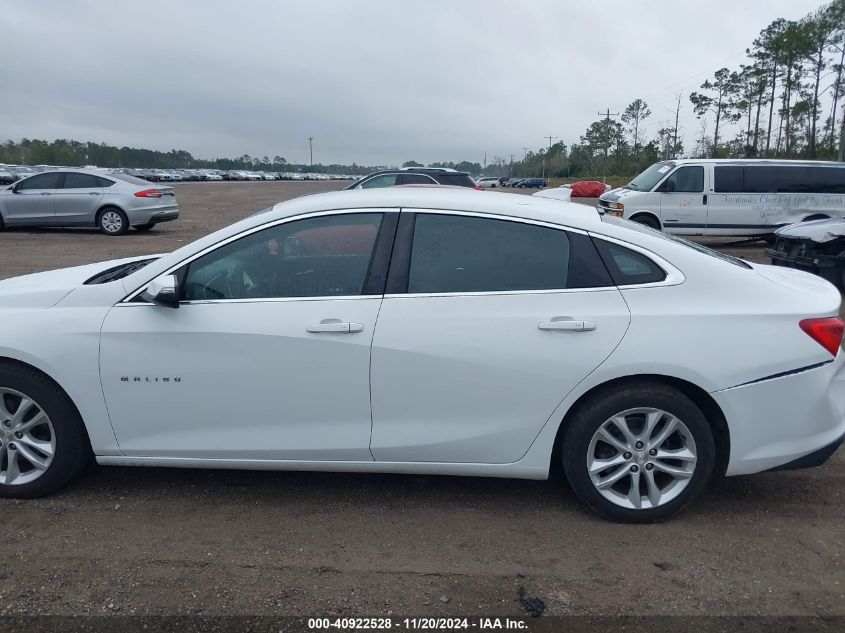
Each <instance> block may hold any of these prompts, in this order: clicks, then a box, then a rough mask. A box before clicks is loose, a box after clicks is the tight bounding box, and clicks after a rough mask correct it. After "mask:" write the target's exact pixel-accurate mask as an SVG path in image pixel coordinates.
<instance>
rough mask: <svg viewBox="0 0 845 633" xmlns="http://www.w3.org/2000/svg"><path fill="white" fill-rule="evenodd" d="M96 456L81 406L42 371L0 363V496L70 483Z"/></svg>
mask: <svg viewBox="0 0 845 633" xmlns="http://www.w3.org/2000/svg"><path fill="white" fill-rule="evenodd" d="M90 457H91V452H90V447H89V444H88V439H87V435H86V432H85V427H84V425H83V424H82V420H81V419H80V417H79V413H78V412H77V411H76V408H75V407H74V406H73V404H72V403H71V402H70V400H69V399H68V397H67V395H66V394H65V393H64V392H63V391H61V390H60V389H59V388H58V387H57V386H56V385H55V384H54V383H53V382H52V381H50V380H49V379H48V378H46V377H45V376H43V375H42V374H40V373H38V372H36V371H34V370H32V369H29V368H26V367H19V366H12V365H3V366H0V497H21V498H25V497H40V496H43V495H46V494H50V493H51V492H54V491H55V490H58V489H59V488H61V487H62V486H64V485H65V484H67V483H68V482H69V481H70V480H71V479H73V477H75V476H76V475H77V474H78V473H79V472H80V471H81V470H82V468H83V467H84V466H85V465H86V464H87V463H88V462H89V460H90Z"/></svg>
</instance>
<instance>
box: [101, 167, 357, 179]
mask: <svg viewBox="0 0 845 633" xmlns="http://www.w3.org/2000/svg"><path fill="white" fill-rule="evenodd" d="M110 171H112V172H113V173H123V174H127V175H129V176H134V177H136V178H143V179H144V180H148V181H150V182H198V181H221V180H237V181H247V180H251V181H259V180H260V181H264V180H353V179H354V178H355V176H347V175H338V174H331V175H329V174H317V173H306V174H302V173H297V172H277V171H246V170H241V169H230V170H224V169H112V170H110Z"/></svg>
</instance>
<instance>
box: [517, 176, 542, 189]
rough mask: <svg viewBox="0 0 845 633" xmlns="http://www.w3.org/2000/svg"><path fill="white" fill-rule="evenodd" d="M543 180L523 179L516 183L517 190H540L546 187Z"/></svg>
mask: <svg viewBox="0 0 845 633" xmlns="http://www.w3.org/2000/svg"><path fill="white" fill-rule="evenodd" d="M546 184H547V183H546V181H545V180H544V179H543V178H525V179H523V180H521V181H519V182H518V183H517V185H516V186H517V187H518V188H519V189H542V188H543V187H545V186H546Z"/></svg>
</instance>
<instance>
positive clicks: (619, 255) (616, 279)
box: [593, 239, 666, 286]
mask: <svg viewBox="0 0 845 633" xmlns="http://www.w3.org/2000/svg"><path fill="white" fill-rule="evenodd" d="M593 242H594V243H595V245H596V249H597V250H598V252H599V255H601V258H602V260H603V261H604V264H605V266H607V270H608V272H610V276H611V277H612V278H613V283H615V284H616V285H617V286H632V285H640V284H650V283H655V282H659V281H663V280H664V279H666V271H665V270H663V269H662V268H661V267H660V266H658V265H657V264H656V263H655V262H653V261H652V260H651V259H649V258H648V257H646V256H645V255H643V254H642V253H638V252H637V251H633V250H631V249H630V248H625V247H624V246H620V245H619V244H614V243H612V242H607V241H605V240H601V239H594V240H593Z"/></svg>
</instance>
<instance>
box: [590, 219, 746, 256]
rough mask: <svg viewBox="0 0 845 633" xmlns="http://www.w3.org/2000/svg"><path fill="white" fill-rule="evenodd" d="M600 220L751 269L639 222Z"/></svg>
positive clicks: (710, 250)
mask: <svg viewBox="0 0 845 633" xmlns="http://www.w3.org/2000/svg"><path fill="white" fill-rule="evenodd" d="M601 219H602V222H607V223H608V224H616V225H619V226H624V227H625V228H626V229H631V230H632V231H638V232H639V233H645V234H647V235H651V236H653V237H659V238H661V239H664V240H666V241H667V242H674V243H675V244H680V245H681V246H686V247H687V248H691V249H693V250H695V251H698V252H699V253H703V254H704V255H710V257H715V258H716V259H721V260H722V261H726V262H729V263H731V264H734V265H736V266H741V267H742V268H748V269H750V268H751V266H750V265H749V264H748V263H747V262H744V261H742V260H741V259H739V258H738V257H734V256H733V255H727V254H726V253H722V252H719V251H716V250H713V249H712V248H707V247H706V246H702V245H701V244H698V243H696V242H691V241H690V240H685V239H684V238H682V237H678V236H677V235H669V234H668V233H663V232H662V231H657V230H655V229H652V228H649V227H647V226H645V225H644V224H640V223H639V222H632V221H631V220H624V219H622V218H618V217H616V216H615V215H607V214H604V215H602V216H601Z"/></svg>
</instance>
